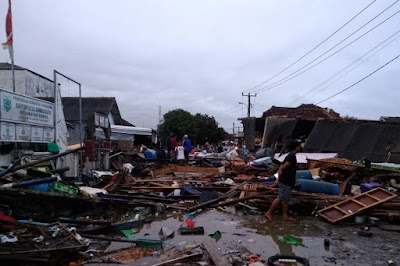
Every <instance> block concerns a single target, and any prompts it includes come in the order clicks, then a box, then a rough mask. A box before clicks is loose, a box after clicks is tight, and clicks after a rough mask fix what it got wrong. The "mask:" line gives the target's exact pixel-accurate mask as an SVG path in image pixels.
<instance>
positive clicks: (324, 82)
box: [287, 30, 400, 106]
mask: <svg viewBox="0 0 400 266" xmlns="http://www.w3.org/2000/svg"><path fill="white" fill-rule="evenodd" d="M399 32H400V30H398V31H396V32H395V33H393V34H392V35H390V36H389V37H388V38H386V39H385V40H384V41H382V42H380V43H379V44H377V45H376V46H374V47H373V48H372V49H370V50H369V51H368V52H366V53H364V54H363V55H362V56H360V57H359V58H357V59H356V60H355V61H353V62H352V63H351V64H349V65H347V66H346V67H344V68H342V69H341V70H339V71H338V72H336V73H335V74H334V75H332V76H331V77H329V78H328V79H326V80H324V81H323V82H321V83H319V84H318V85H317V86H315V87H313V88H311V89H309V90H307V91H306V92H305V93H304V94H303V95H302V96H299V97H297V98H296V99H294V100H292V101H291V102H289V103H288V104H287V105H288V106H291V105H293V104H294V103H296V102H298V101H299V100H301V101H305V100H308V99H310V98H311V97H313V96H315V95H316V94H318V93H319V92H321V91H322V90H324V89H325V88H327V87H329V86H331V85H332V84H333V83H335V82H337V81H338V80H340V79H341V78H342V77H344V76H345V75H347V74H348V73H350V72H351V71H352V70H354V69H355V68H357V67H358V66H360V65H361V64H362V63H364V62H365V61H367V60H368V59H369V58H371V57H372V56H374V55H376V54H377V53H379V52H380V51H382V50H383V49H384V48H386V47H387V46H388V45H390V44H391V43H393V42H394V41H395V40H397V39H398V38H399V37H400V36H398V37H396V38H395V39H393V40H391V41H390V42H389V43H387V44H386V45H384V46H383V47H381V48H380V49H379V50H378V51H377V52H375V53H373V54H372V55H371V56H369V57H368V58H367V59H366V60H364V61H362V62H361V63H360V64H358V65H356V67H354V68H352V69H351V70H350V71H348V72H346V73H345V74H344V75H342V76H340V77H339V78H338V79H336V80H335V81H334V82H332V83H330V84H329V85H327V86H325V87H323V88H322V89H321V90H318V92H317V93H316V94H313V95H312V96H309V97H307V98H305V97H306V96H307V95H308V94H309V93H311V92H313V91H315V90H317V89H318V88H320V87H321V86H323V85H325V84H327V83H328V82H329V81H331V80H332V79H333V78H335V77H337V76H338V75H339V74H341V73H342V72H344V71H345V70H347V69H348V68H350V67H351V66H353V65H354V64H356V63H357V62H359V61H360V60H362V59H363V58H364V57H365V56H367V55H368V54H370V53H371V52H372V51H374V50H375V49H377V48H379V47H380V46H381V45H383V44H384V43H386V42H387V41H388V40H390V39H391V38H393V37H394V36H396V35H397V34H398V33H399Z"/></svg>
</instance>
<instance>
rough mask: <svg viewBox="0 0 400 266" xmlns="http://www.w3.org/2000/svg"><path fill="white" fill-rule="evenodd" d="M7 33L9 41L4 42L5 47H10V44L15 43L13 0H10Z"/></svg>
mask: <svg viewBox="0 0 400 266" xmlns="http://www.w3.org/2000/svg"><path fill="white" fill-rule="evenodd" d="M6 34H7V41H6V42H5V43H3V46H4V48H8V46H10V45H12V44H13V30H12V14H11V0H8V12H7V17H6Z"/></svg>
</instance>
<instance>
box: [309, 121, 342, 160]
mask: <svg viewBox="0 0 400 266" xmlns="http://www.w3.org/2000/svg"><path fill="white" fill-rule="evenodd" d="M337 127H338V125H337V124H336V123H332V122H331V121H328V120H319V121H317V123H316V124H315V126H314V128H313V130H312V131H311V133H310V135H309V136H308V138H307V141H306V143H305V145H304V150H307V152H323V151H324V150H325V146H326V144H327V143H328V142H329V140H330V139H331V137H332V134H333V132H335V130H336V128H337Z"/></svg>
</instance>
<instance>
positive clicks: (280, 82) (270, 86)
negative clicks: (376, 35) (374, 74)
mask: <svg viewBox="0 0 400 266" xmlns="http://www.w3.org/2000/svg"><path fill="white" fill-rule="evenodd" d="M399 13H400V10H398V11H396V12H395V13H394V14H392V15H391V16H390V17H388V18H387V19H385V20H384V21H382V22H381V23H379V24H378V25H376V26H375V27H373V28H371V29H370V30H368V31H367V32H365V33H364V34H362V35H361V36H359V37H358V38H356V39H354V40H353V41H351V42H350V43H348V44H346V45H345V46H343V47H342V48H340V49H339V50H337V51H336V52H334V53H332V54H330V55H329V56H327V57H325V58H324V59H322V60H320V61H319V62H317V63H315V64H314V65H312V66H310V67H309V68H306V69H305V70H303V71H301V72H300V73H298V74H296V75H294V76H292V77H290V78H288V77H289V76H290V75H292V74H294V73H292V74H290V75H289V76H287V77H285V78H283V79H281V80H280V81H277V82H275V83H273V84H271V85H269V86H266V87H264V88H262V89H260V91H257V93H260V92H263V91H268V90H271V89H273V88H275V87H277V86H280V85H282V84H284V83H286V82H288V81H290V80H292V79H294V78H296V77H298V76H300V75H301V74H304V73H305V72H307V71H309V70H310V69H312V68H314V67H316V66H318V65H319V64H321V63H323V62H325V61H326V60H328V59H329V58H331V57H332V56H334V55H336V54H338V53H339V52H341V51H342V50H344V49H345V48H347V47H349V46H350V45H352V44H353V43H355V42H356V41H358V40H359V39H361V38H362V37H364V36H365V35H367V34H368V33H370V32H372V31H373V30H375V29H376V28H378V27H379V26H381V25H382V24H384V23H385V22H387V21H388V20H389V19H391V18H393V17H394V16H395V15H397V14H399ZM307 65H309V64H307ZM296 72H298V71H296ZM286 78H288V79H286ZM284 79H286V80H284ZM282 80H283V81H282Z"/></svg>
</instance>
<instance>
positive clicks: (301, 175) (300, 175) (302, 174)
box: [296, 170, 313, 180]
mask: <svg viewBox="0 0 400 266" xmlns="http://www.w3.org/2000/svg"><path fill="white" fill-rule="evenodd" d="M296 179H307V180H312V179H313V178H312V175H311V172H310V170H297V171H296Z"/></svg>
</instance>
